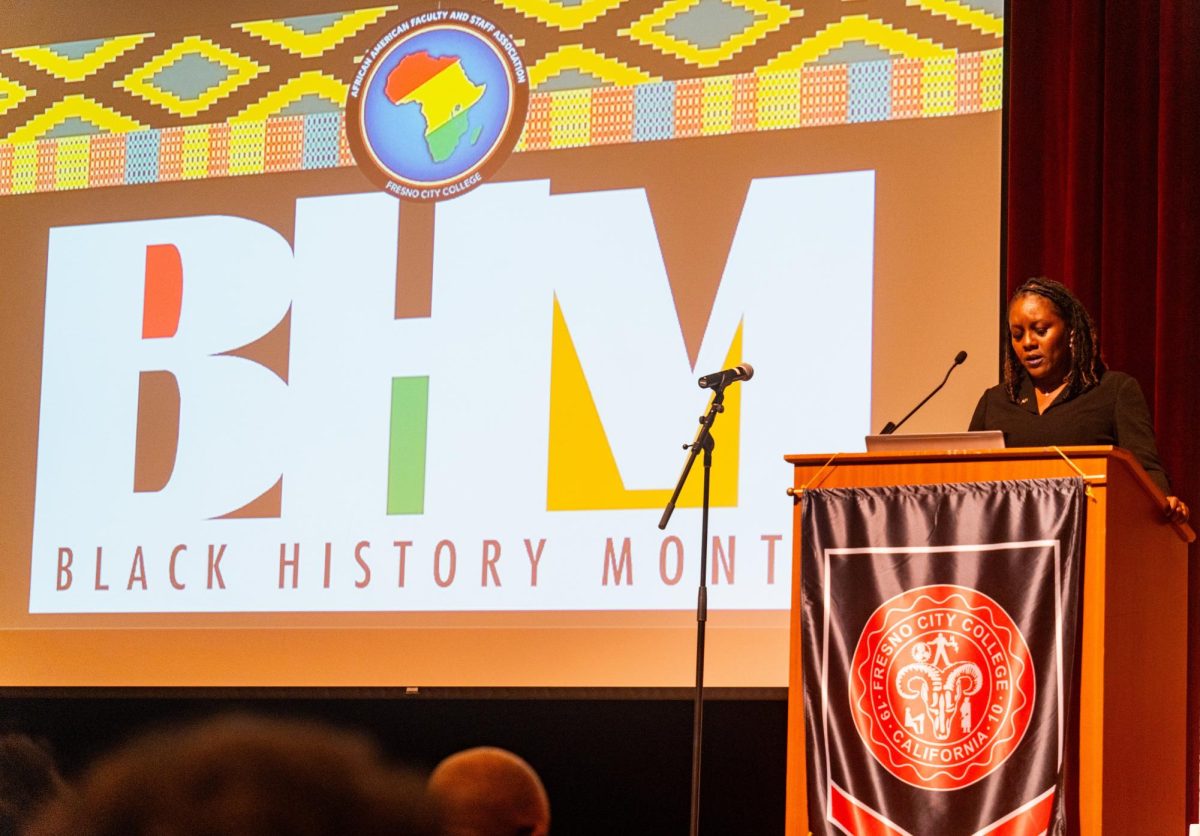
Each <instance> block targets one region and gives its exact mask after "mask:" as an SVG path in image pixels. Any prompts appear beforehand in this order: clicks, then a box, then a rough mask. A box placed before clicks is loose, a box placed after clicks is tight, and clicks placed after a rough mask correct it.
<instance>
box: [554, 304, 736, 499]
mask: <svg viewBox="0 0 1200 836" xmlns="http://www.w3.org/2000/svg"><path fill="white" fill-rule="evenodd" d="M550 357H551V359H550V434H549V435H550V437H549V451H548V453H549V462H548V467H547V471H548V472H547V476H546V510H548V511H597V510H618V509H626V508H662V507H663V506H664V505H666V503H667V501H668V500H669V499H670V498H671V489H670V488H669V487H664V488H661V489H657V488H655V489H636V490H632V489H629V488H626V487H625V482H624V480H622V479H621V472H620V469H619V468H618V467H617V461H616V458H615V457H614V456H613V452H612V445H610V444H609V443H608V436H607V435H606V434H605V432H604V424H603V423H602V422H601V420H600V413H599V412H598V411H597V410H596V401H595V400H594V399H593V398H592V391H591V388H590V387H589V386H588V382H587V378H586V377H585V376H584V373H583V366H582V365H581V364H580V362H579V354H578V353H577V352H576V350H575V343H574V341H573V340H572V339H571V332H570V331H569V330H568V329H567V322H566V319H565V318H564V317H563V313H562V308H561V307H560V306H559V304H558V298H557V297H555V299H554V325H553V328H552V336H551V354H550ZM741 361H742V326H741V324H740V323H739V325H738V328H737V331H736V332H735V334H734V337H733V342H732V343H731V344H730V346H729V354H728V355H726V357H725V363H726V364H727V365H726V366H725V368H733V367H734V366H736V365H737V364H739V363H740V362H741ZM741 407H742V402H741V391H740V389H739V388H738V387H737V386H731V387H730V388H729V389H727V390H726V392H725V413H724V415H723V417H722V418H721V421H720V422H718V423H717V424H716V426H715V427H714V429H713V440H714V441H715V442H716V446H717V449H719V450H720V451H721V465H720V467H718V468H714V469H713V473H712V479H711V485H710V491H711V496H710V499H711V504H712V505H715V506H721V507H733V506H736V505H737V494H738V471H739V463H740V455H741V444H740V443H739V440H740V438H741V416H742V408H741ZM699 477H700V474H699V473H693V474H692V478H689V479H688V481H687V484H686V485H685V486H684V489H683V492H682V493H681V494H680V497H679V501H678V506H679V507H682V508H698V507H700V503H701V499H702V493H703V480H702V479H701V478H699Z"/></svg>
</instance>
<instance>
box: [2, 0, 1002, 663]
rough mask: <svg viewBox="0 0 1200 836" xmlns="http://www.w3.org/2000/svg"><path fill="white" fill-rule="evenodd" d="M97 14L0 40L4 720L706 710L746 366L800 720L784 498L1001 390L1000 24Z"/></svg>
mask: <svg viewBox="0 0 1200 836" xmlns="http://www.w3.org/2000/svg"><path fill="white" fill-rule="evenodd" d="M107 5H108V4H71V3H54V4H50V3H30V4H27V6H28V9H27V10H26V9H24V8H23V10H22V16H20V17H12V18H10V19H9V20H8V21H6V25H5V27H4V31H3V34H2V35H0V37H2V38H3V39H4V41H3V43H0V138H2V139H0V223H2V225H3V230H4V233H3V237H2V239H0V240H2V242H3V243H2V244H0V247H2V248H3V265H4V268H3V279H2V282H3V284H2V287H3V294H4V305H3V307H2V309H0V317H2V318H3V327H2V328H0V342H2V345H3V351H2V352H0V363H2V364H3V378H4V380H5V382H6V390H7V391H6V393H5V397H4V399H3V407H2V408H3V416H4V420H3V426H4V429H5V432H4V433H3V436H2V437H0V462H2V464H3V470H2V471H0V491H2V496H3V508H4V512H3V515H2V517H0V659H2V663H0V682H2V683H3V684H5V685H12V686H149V685H154V686H225V685H247V686H321V687H324V686H412V687H432V686H446V687H508V686H546V687H566V686H589V687H597V686H639V687H651V686H686V685H689V684H691V682H692V677H693V670H694V668H693V666H694V635H695V604H696V597H697V593H696V589H697V586H698V583H699V580H700V552H701V534H700V511H699V504H700V483H701V473H700V469H699V467H697V468H696V469H694V471H693V472H692V474H691V477H690V479H689V480H688V484H687V487H686V488H685V490H684V492H683V495H682V497H681V499H680V502H679V506H678V508H677V510H676V511H675V513H674V515H673V517H672V518H671V520H670V523H669V525H668V526H667V528H666V529H665V530H659V528H658V526H657V523H658V522H659V519H660V516H661V514H662V510H663V507H664V505H665V504H666V502H667V500H668V498H669V496H670V493H671V489H672V487H673V486H674V485H675V482H676V479H677V478H678V476H679V473H680V469H681V467H682V465H683V463H684V460H685V455H686V451H685V450H684V447H685V446H686V445H687V444H688V443H689V442H691V441H692V439H693V437H694V436H695V433H696V430H697V427H698V422H697V419H698V417H699V416H700V415H702V414H704V413H705V411H706V408H707V406H708V399H709V395H710V393H709V391H708V390H705V389H701V388H700V387H698V386H697V379H698V378H699V377H700V376H701V375H704V374H706V373H711V372H716V371H719V370H723V369H728V368H732V367H735V366H738V365H740V364H743V363H749V364H751V365H752V367H753V369H754V375H753V378H752V379H750V380H745V381H741V382H738V383H733V384H731V385H730V386H729V387H728V388H727V389H726V390H725V401H724V411H723V412H722V413H721V414H720V415H719V417H718V419H717V423H716V426H715V430H714V438H715V449H714V454H713V465H712V471H711V494H712V515H711V530H710V539H709V542H708V543H707V550H708V559H709V561H710V567H709V574H708V579H707V580H708V584H709V606H710V608H711V611H710V620H709V630H708V644H709V647H708V665H707V682H708V684H710V685H714V686H778V685H783V684H785V682H786V676H787V670H786V649H787V622H788V615H787V613H788V607H789V598H790V585H791V577H792V575H791V559H790V551H791V544H792V536H793V532H792V522H791V520H792V500H791V499H790V497H788V496H787V495H786V494H785V489H786V488H787V487H788V486H789V485H790V483H791V474H790V472H789V468H788V466H787V465H786V464H785V462H784V461H783V456H784V455H785V454H787V453H803V452H830V453H832V452H834V451H843V450H849V451H853V450H860V449H862V446H863V437H864V436H865V435H866V434H867V433H868V432H870V431H872V430H874V429H878V428H879V427H880V426H882V425H883V424H884V423H885V422H886V421H888V420H889V419H891V420H896V419H898V418H899V417H900V416H902V415H903V414H904V413H905V412H907V411H908V410H909V409H910V408H911V407H912V406H913V405H914V404H915V403H916V402H917V401H919V400H920V399H921V397H923V396H924V395H925V394H926V393H927V392H928V391H929V390H930V389H932V388H933V387H934V385H936V384H937V382H938V381H939V380H941V378H942V375H943V374H944V373H945V370H946V369H947V368H948V367H949V366H950V364H951V362H952V360H953V358H954V356H955V354H956V353H957V352H958V351H959V350H960V349H965V350H967V351H968V352H969V355H970V359H969V360H968V362H967V364H966V365H965V366H964V367H962V368H961V369H959V370H958V371H956V372H955V375H954V376H953V377H952V378H951V381H950V383H949V384H948V385H947V387H946V388H945V390H943V392H942V393H940V394H939V395H938V397H937V398H935V399H934V400H933V401H931V402H930V404H929V405H928V406H927V407H926V408H925V409H924V410H923V411H922V412H921V413H919V414H918V415H917V416H916V417H915V418H913V419H912V421H910V422H909V423H908V424H907V425H906V426H905V428H904V430H905V431H920V430H959V429H965V427H966V424H967V421H968V419H969V416H970V411H971V408H972V407H973V405H974V402H975V399H976V398H977V397H978V394H979V393H980V392H981V391H982V389H983V388H985V387H986V386H987V385H989V384H990V383H992V382H994V379H995V369H996V346H995V333H996V330H995V328H996V322H997V316H998V302H997V290H996V288H997V286H998V273H999V267H998V260H999V240H1000V221H999V217H1000V173H999V172H1000V133H1001V94H1002V67H1003V65H1002V44H1003V11H1002V9H1003V4H1002V3H1001V2H999V0H957V1H956V2H945V0H907V2H903V3H902V2H885V0H858V2H852V3H849V2H844V0H813V1H812V2H802V0H792V2H782V0H494V2H463V3H458V4H453V5H446V4H437V3H408V2H405V3H401V4H399V5H391V6H361V5H359V6H356V5H353V4H349V3H341V4H339V3H336V2H330V3H321V4H318V3H314V2H307V0H290V1H289V2H283V1H282V0H274V1H273V2H255V1H254V0H248V2H238V3H231V2H230V3H209V4H195V6H196V7H195V8H185V5H184V4H170V3H144V2H134V3H126V4H119V5H118V4H113V5H112V6H111V7H106V6H107ZM186 5H188V6H191V5H193V4H186Z"/></svg>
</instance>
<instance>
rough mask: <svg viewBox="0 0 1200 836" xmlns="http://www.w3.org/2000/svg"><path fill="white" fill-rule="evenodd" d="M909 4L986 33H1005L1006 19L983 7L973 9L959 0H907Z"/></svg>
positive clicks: (999, 34) (996, 34)
mask: <svg viewBox="0 0 1200 836" xmlns="http://www.w3.org/2000/svg"><path fill="white" fill-rule="evenodd" d="M906 2H907V3H908V5H910V6H917V7H919V8H922V9H924V10H925V11H927V12H933V13H934V14H937V15H941V16H942V17H945V18H948V19H949V20H952V21H954V22H955V23H962V24H964V25H966V26H970V27H971V28H972V29H976V30H978V31H980V32H982V33H983V34H985V35H995V36H996V37H1002V36H1003V35H1004V19H1003V18H999V17H996V16H995V15H993V14H989V13H987V12H985V11H983V10H982V9H973V8H971V7H970V6H968V5H966V4H965V3H959V2H957V0H906Z"/></svg>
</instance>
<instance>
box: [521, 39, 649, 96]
mask: <svg viewBox="0 0 1200 836" xmlns="http://www.w3.org/2000/svg"><path fill="white" fill-rule="evenodd" d="M564 70H579V71H580V72H583V73H586V74H587V75H590V76H594V77H595V78H597V79H599V80H600V81H602V82H604V83H606V84H614V85H616V84H624V85H633V84H645V83H647V82H650V81H661V78H660V77H659V76H653V75H650V73H648V72H646V71H645V70H641V69H638V68H637V67H631V66H629V65H628V64H626V63H625V62H624V61H620V60H618V59H616V58H609V57H608V56H607V55H603V54H602V53H599V52H597V51H596V50H594V49H591V48H590V47H585V46H583V45H582V44H566V45H565V46H561V47H559V48H558V49H556V50H554V52H551V53H550V54H549V55H546V56H545V57H544V58H542V59H541V60H540V61H538V62H537V63H536V64H534V65H533V66H532V67H530V68H529V87H530V89H533V90H536V89H537V88H538V87H540V86H541V85H542V84H544V83H545V82H547V81H549V80H550V79H552V78H554V77H555V76H556V75H558V74H559V73H561V72H563V71H564Z"/></svg>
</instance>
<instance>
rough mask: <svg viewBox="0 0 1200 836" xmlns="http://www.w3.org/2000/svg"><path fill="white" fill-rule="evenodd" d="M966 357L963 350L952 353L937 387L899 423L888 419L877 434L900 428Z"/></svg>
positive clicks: (888, 433) (889, 432) (943, 383)
mask: <svg viewBox="0 0 1200 836" xmlns="http://www.w3.org/2000/svg"><path fill="white" fill-rule="evenodd" d="M966 359H967V352H965V351H960V352H958V354H956V355H954V363H953V364H952V365H951V366H950V368H949V369H948V370H947V371H946V376H945V377H943V378H942V382H941V383H939V384H938V385H937V388H936V389H934V390H933V391H932V392H930V393H929V394H928V395H926V396H925V400H924V401H921V402H920V403H919V404H917V405H916V406H914V407H913V408H912V411H911V412H909V413H908V414H907V415H905V416H904V417H903V418H901V419H900V423H899V424H893V423H892V422H891V421H888V422H887V424H885V425H884V427H883V429H882V430H880V431H879V434H880V435H891V434H892V433H894V432H895V431H896V430H898V429H900V425H901V424H903V423H904V422H905V421H907V420H908V419H909V418H911V417H913V413H914V412H916V411H917V410H918V409H920V408H921V407H923V406H924V405H925V401H928V400H929V399H930V398H932V397H933V396H934V395H936V394H937V393H938V392H940V391H941V389H942V387H943V386H945V385H946V381H947V380H949V379H950V373H951V372H953V371H954V370H955V369H956V368H958V367H959V366H961V365H962V364H963V362H964V361H965V360H966Z"/></svg>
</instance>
